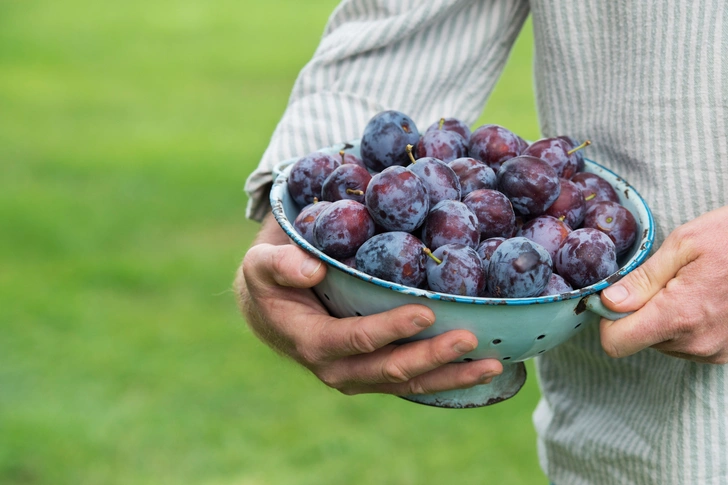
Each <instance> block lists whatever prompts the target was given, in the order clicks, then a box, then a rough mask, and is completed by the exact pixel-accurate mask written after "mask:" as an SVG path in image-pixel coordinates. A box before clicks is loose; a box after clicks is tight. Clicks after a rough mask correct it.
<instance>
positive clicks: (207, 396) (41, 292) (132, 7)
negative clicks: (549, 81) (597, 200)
mask: <svg viewBox="0 0 728 485" xmlns="http://www.w3.org/2000/svg"><path fill="white" fill-rule="evenodd" d="M335 4H336V2H335V1H333V0H327V1H309V2H300V1H296V0H268V1H266V2H253V1H251V0H243V1H233V0H205V1H202V0H175V1H171V0H145V1H143V0H127V1H124V2H92V1H91V0H63V1H57V0H56V1H51V0H6V1H2V2H0V332H1V333H0V483H2V484H7V485H13V484H49V485H51V484H52V485H62V484H73V485H85V484H89V485H90V484H108V485H114V484H203V485H208V484H209V485H220V484H236V485H258V484H343V483H346V484H371V483H382V484H429V483H432V484H449V483H463V484H481V483H508V484H538V483H544V482H545V478H544V477H543V475H542V473H541V472H540V470H539V468H538V464H537V459H536V449H535V434H534V432H533V429H532V425H531V417H530V415H531V412H532V410H533V408H534V406H535V404H536V402H537V399H538V389H537V387H536V381H535V376H534V375H533V372H531V377H530V379H529V381H528V383H527V385H526V387H525V388H524V389H523V391H522V392H520V393H519V394H518V395H517V396H516V397H514V398H513V399H512V400H510V401H508V402H506V403H503V404H499V405H497V406H494V407H491V408H484V409H475V410H462V411H452V410H443V409H434V408H428V407H424V406H418V405H415V404H411V403H408V402H405V401H403V400H400V399H397V398H394V397H390V396H378V395H367V396H357V397H345V396H343V395H340V394H338V393H337V392H336V391H332V390H330V389H327V388H325V386H323V385H322V384H320V383H318V382H317V381H316V380H315V379H314V378H313V377H312V376H310V375H308V374H307V373H306V372H305V371H303V370H301V369H299V368H297V367H296V366H294V365H293V364H292V363H290V362H288V361H286V360H284V359H282V358H280V357H278V356H277V355H275V354H274V353H273V352H271V351H270V350H269V349H268V348H266V347H265V346H264V345H263V344H261V343H260V342H258V341H257V340H256V339H255V338H254V337H253V336H252V335H251V333H250V332H249V331H248V330H247V328H246V326H245V324H244V323H243V321H242V320H241V319H240V317H239V316H238V313H237V310H236V306H235V299H234V296H233V294H232V292H231V291H230V282H231V280H232V277H233V274H234V270H235V268H236V266H237V264H238V263H239V261H240V260H241V258H242V256H243V255H244V253H245V250H246V249H247V247H248V246H249V244H250V241H251V240H252V238H253V236H254V234H255V232H256V230H257V225H256V224H255V223H253V222H250V221H247V220H245V218H244V207H245V202H246V200H245V196H244V193H243V190H242V187H243V183H244V181H245V178H246V176H247V174H248V173H250V172H251V171H252V169H253V168H254V167H255V165H256V164H257V161H258V160H259V158H260V156H261V154H262V152H263V150H264V149H265V147H266V144H267V141H268V139H269V137H270V134H271V133H272V131H273V129H274V127H275V124H276V122H277V121H278V119H279V117H280V115H281V114H282V112H283V110H284V108H285V105H286V102H287V98H288V94H289V92H290V89H291V87H292V84H293V82H294V80H295V77H296V75H297V72H298V70H299V69H300V68H301V67H302V66H303V65H304V63H305V62H306V61H307V60H308V58H309V57H310V55H311V54H312V52H313V50H314V49H315V47H316V45H317V42H318V39H319V36H320V34H321V31H322V29H323V26H324V24H325V22H326V19H327V17H328V15H329V13H330V12H331V11H332V9H333V8H334V6H335ZM531 42H532V40H531V34H530V25H527V28H526V29H525V31H524V35H523V36H522V37H521V39H520V40H519V42H518V44H517V46H516V49H515V51H514V54H513V56H512V58H511V61H510V63H509V66H508V68H507V72H506V74H505V77H504V79H503V81H502V82H501V83H500V84H499V87H498V88H497V91H496V93H495V94H494V96H493V97H492V99H491V102H490V103H489V105H488V106H487V108H486V110H485V112H484V114H483V117H482V118H481V122H482V121H485V120H488V121H490V122H497V123H500V124H503V125H505V126H508V127H511V128H513V129H514V130H516V131H518V132H519V133H520V134H521V135H522V136H524V137H526V138H535V137H537V136H538V128H537V122H536V117H535V113H534V102H533V97H532V92H531V65H530V57H531ZM505 86H507V87H505ZM531 370H532V367H531Z"/></svg>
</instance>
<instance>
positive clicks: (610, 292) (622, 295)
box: [602, 285, 629, 303]
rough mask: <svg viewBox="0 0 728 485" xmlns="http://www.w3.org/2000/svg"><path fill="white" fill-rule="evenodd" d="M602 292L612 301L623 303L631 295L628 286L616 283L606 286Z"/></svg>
mask: <svg viewBox="0 0 728 485" xmlns="http://www.w3.org/2000/svg"><path fill="white" fill-rule="evenodd" d="M602 294H603V295H604V296H605V298H606V299H607V300H609V301H611V302H612V303H622V302H623V301H624V300H626V299H627V297H628V296H629V292H627V288H625V287H624V286H622V285H614V286H610V287H608V288H605V289H604V291H602Z"/></svg>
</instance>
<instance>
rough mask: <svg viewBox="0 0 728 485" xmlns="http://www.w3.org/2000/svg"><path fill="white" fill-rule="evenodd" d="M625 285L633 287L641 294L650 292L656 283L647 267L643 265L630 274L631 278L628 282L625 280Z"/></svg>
mask: <svg viewBox="0 0 728 485" xmlns="http://www.w3.org/2000/svg"><path fill="white" fill-rule="evenodd" d="M625 284H628V285H631V286H632V287H633V288H635V289H637V290H638V291H639V292H642V293H645V292H649V290H650V288H652V287H653V286H654V285H655V284H656V282H655V279H654V276H653V275H652V273H651V272H649V271H648V270H647V269H646V268H645V265H642V266H638V267H637V268H635V270H634V271H632V273H630V277H629V278H628V280H625Z"/></svg>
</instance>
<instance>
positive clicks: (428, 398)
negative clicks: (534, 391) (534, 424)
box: [401, 362, 526, 409]
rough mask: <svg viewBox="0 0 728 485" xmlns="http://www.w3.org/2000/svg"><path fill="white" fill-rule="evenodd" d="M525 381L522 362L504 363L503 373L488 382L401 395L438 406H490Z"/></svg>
mask: <svg viewBox="0 0 728 485" xmlns="http://www.w3.org/2000/svg"><path fill="white" fill-rule="evenodd" d="M525 382H526V366H525V365H524V364H523V362H516V363H514V364H505V365H504V366H503V373H502V374H501V375H499V376H497V377H495V378H494V379H493V380H492V381H491V382H490V384H480V385H478V386H474V387H471V388H470V389H455V390H453V391H443V392H438V393H435V394H421V395H410V396H401V397H402V399H406V400H407V401H411V402H415V403H418V404H424V405H426V406H435V407H438V408H451V409H465V408H479V407H483V406H490V405H492V404H497V403H499V402H502V401H505V400H506V399H509V398H511V397H513V396H515V395H516V393H518V391H520V390H521V388H522V387H523V384H524V383H525Z"/></svg>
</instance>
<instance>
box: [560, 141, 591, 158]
mask: <svg viewBox="0 0 728 485" xmlns="http://www.w3.org/2000/svg"><path fill="white" fill-rule="evenodd" d="M589 145H591V141H590V140H587V141H585V142H584V143H582V144H581V145H579V146H578V147H576V148H573V149H571V150H569V151H568V152H566V154H567V155H572V154H574V153H576V152H578V151H579V150H581V149H582V148H586V147H588V146H589Z"/></svg>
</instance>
